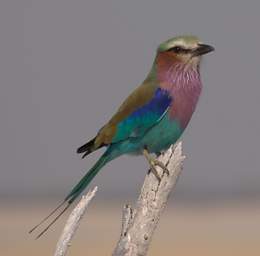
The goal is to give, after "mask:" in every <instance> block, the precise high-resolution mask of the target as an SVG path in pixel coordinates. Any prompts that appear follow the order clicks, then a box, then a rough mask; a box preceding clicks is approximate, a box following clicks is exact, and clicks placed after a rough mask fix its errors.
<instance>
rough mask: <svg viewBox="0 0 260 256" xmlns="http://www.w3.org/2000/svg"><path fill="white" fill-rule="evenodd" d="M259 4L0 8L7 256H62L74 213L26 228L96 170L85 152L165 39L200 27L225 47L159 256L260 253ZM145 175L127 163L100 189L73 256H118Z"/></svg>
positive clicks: (208, 83) (112, 169) (99, 181)
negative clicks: (37, 230) (125, 216)
mask: <svg viewBox="0 0 260 256" xmlns="http://www.w3.org/2000/svg"><path fill="white" fill-rule="evenodd" d="M259 9H260V2H259V1H256V0H255V1H253V0H248V1H246V2H245V1H242V0H237V1H235V0H219V1H208V0H196V1H187V0H176V1H172V0H161V1H154V0H141V1H140V0H132V1H122V0H108V1H101V0H95V1H83V0H74V1H71V0H56V1H51V0H45V1H41V0H19V1H18V0H14V1H1V2H0V36H1V43H0V56H1V58H0V77H1V86H0V117H1V130H0V141H1V146H0V163H1V172H0V175H1V176H0V202H1V210H0V229H1V234H0V255H4V256H11V255H18V254H19V255H21V256H23V255H40V256H41V255H52V253H53V251H54V248H55V244H56V241H57V239H58V236H59V234H60V232H61V228H62V226H63V225H64V221H65V218H63V219H62V220H60V221H59V223H58V224H57V225H56V226H55V227H54V228H52V229H51V230H50V231H49V232H48V234H46V235H45V236H44V237H43V238H42V239H40V240H37V241H34V239H33V237H31V236H29V235H28V234H27V231H28V230H29V229H30V228H31V227H32V226H33V225H34V224H36V223H37V221H39V220H40V219H41V218H42V217H43V216H45V215H46V214H47V213H48V212H49V210H50V209H51V208H52V207H54V206H55V205H56V204H57V202H59V201H60V200H62V199H63V197H64V195H66V193H67V192H68V191H69V190H70V189H71V187H72V186H73V185H75V183H76V182H77V181H78V180H79V179H80V178H81V177H82V175H83V174H84V173H85V172H86V170H87V169H89V168H90V167H91V166H92V165H93V163H94V162H95V160H96V159H97V158H98V157H99V155H100V154H101V152H96V153H94V154H93V155H91V156H89V157H88V158H87V159H85V160H80V157H79V156H78V155H76V153H75V151H76V148H77V147H78V146H80V145H82V144H83V143H84V142H85V141H87V140H88V139H90V138H92V136H94V135H95V134H96V132H97V130H98V129H99V128H100V127H101V126H102V125H103V124H104V123H105V122H106V121H107V120H108V119H109V118H110V116H111V115H112V114H113V113H114V111H115V110H116V108H117V107H118V105H119V104H120V103H121V102H122V100H123V99H124V98H125V97H126V96H127V95H128V94H129V93H130V92H131V91H132V90H133V89H134V88H135V87H136V86H137V85H139V84H140V83H141V82H142V80H143V79H144V78H145V76H146V74H147V72H148V71H149V69H150V67H151V64H152V61H153V58H154V55H155V50H156V47H157V45H158V44H159V43H160V42H161V41H164V40H166V39H168V38H170V37H173V36H175V35H180V34H195V35H198V36H199V37H201V39H202V40H203V41H204V42H205V43H208V44H212V45H213V46H215V48H216V51H215V52H214V53H213V54H210V55H208V56H207V57H206V58H205V59H204V60H203V63H202V67H201V74H202V79H203V84H204V91H203V95H202V97H201V100H200V103H199V106H198V108H197V111H196V113H195V115H194V116H193V119H192V122H191V124H190V126H189V127H188V129H187V130H186V132H185V133H184V136H183V141H184V152H185V154H186V155H187V159H186V160H185V166H184V171H183V173H182V175H181V178H180V180H179V183H178V186H177V189H176V191H175V193H174V196H172V197H171V199H170V202H169V205H168V206H167V209H166V211H165V214H164V215H163V216H162V218H161V222H160V225H159V227H158V230H157V231H156V233H155V237H154V239H153V243H152V246H151V248H150V251H149V255H169V256H170V255H184V256H185V255H191V254H192V255H194V256H195V255H200V256H208V255H213V256H214V255H223V256H231V255H236V256H240V255H251V256H254V255H259V252H260V204H259V203H260V170H259V166H260V164H259V161H260V160H259V159H260V157H259V156H260V155H259V144H260V136H259V130H260V120H259V110H260V103H259V96H260V85H259V59H260V51H259V45H260V34H259V24H260V17H259ZM146 170H147V163H146V161H145V160H144V159H143V158H142V157H135V158H134V157H128V156H125V157H121V158H120V159H117V160H115V161H113V162H112V163H110V164H109V165H108V166H106V167H105V168H104V169H103V172H101V173H100V174H99V175H98V177H97V178H96V179H95V180H94V182H93V183H92V184H91V187H93V186H94V185H98V186H99V191H98V194H97V196H96V198H95V199H94V201H93V202H92V203H91V207H90V208H89V211H88V213H87V216H86V217H85V218H84V220H83V222H82V225H81V227H80V230H79V232H78V233H77V236H76V237H75V239H74V241H73V246H72V247H71V250H70V255H77V256H83V255H98V256H99V255H110V253H111V252H112V250H113V248H114V246H115V243H116V241H117V239H118V237H119V232H120V225H121V211H122V207H123V205H124V204H126V203H132V204H133V203H134V202H135V200H136V198H137V196H138V194H139V191H140V187H141V185H142V183H143V179H144V176H145V174H146Z"/></svg>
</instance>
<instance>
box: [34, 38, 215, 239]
mask: <svg viewBox="0 0 260 256" xmlns="http://www.w3.org/2000/svg"><path fill="white" fill-rule="evenodd" d="M212 51H214V47H213V46H211V45H208V44H204V43H203V42H202V41H201V40H200V39H199V38H198V37H197V36H193V35H183V36H177V37H173V38H170V39H168V40H167V41H164V42H162V43H161V44H160V45H159V47H158V48H157V51H156V55H155V59H154V62H153V64H152V67H151V70H150V72H148V75H147V76H146V78H145V79H144V81H143V82H142V83H141V85H140V86H139V87H137V88H136V89H134V90H133V92H132V93H131V94H130V95H129V96H128V97H127V98H126V100H125V101H124V102H123V103H122V104H121V106H120V107H119V109H118V111H117V112H116V113H115V114H114V115H113V116H112V118H111V119H110V120H109V121H108V122H107V123H106V124H105V125H104V126H103V127H102V128H101V129H100V130H99V131H98V132H97V135H96V136H95V137H94V138H93V139H91V140H90V141H88V142H87V143H85V144H84V145H83V146H81V147H79V148H78V149H77V153H78V154H83V155H82V158H85V157H86V156H87V155H89V154H90V153H92V152H94V151H96V150H98V149H100V148H103V147H105V148H106V150H105V152H104V153H103V155H102V156H101V157H100V158H99V159H98V161H97V162H96V163H95V164H94V166H93V167H92V168H91V169H90V170H89V171H88V172H87V173H86V174H85V176H84V177H83V178H82V179H81V180H80V181H79V182H78V183H77V184H76V186H74V187H73V188H72V190H71V191H70V192H69V193H68V195H67V196H66V197H65V199H64V200H63V201H62V202H61V204H59V205H58V207H57V208H55V209H54V210H53V211H52V212H51V213H50V214H49V215H48V216H47V217H45V218H44V219H43V220H42V221H41V222H40V223H39V224H38V225H36V226H35V227H34V228H33V229H31V230H30V233H31V232H33V231H34V230H35V229H37V228H38V227H39V226H41V225H42V224H43V223H44V222H45V221H46V220H47V219H49V218H50V217H51V216H53V215H54V214H55V213H56V212H57V211H58V210H59V209H60V208H61V207H64V209H62V211H61V212H60V213H59V214H58V215H57V216H56V217H55V218H54V219H53V220H52V221H51V222H50V223H49V225H48V226H47V227H46V228H45V229H43V231H42V232H41V233H40V234H39V235H38V236H37V238H39V237H40V236H42V235H43V234H44V233H45V232H46V231H47V230H48V229H49V228H50V227H51V226H52V225H53V224H54V223H55V222H56V221H57V220H58V219H59V218H60V216H61V215H62V214H63V213H64V212H65V211H66V210H67V209H68V208H69V206H70V205H71V204H72V203H73V202H74V201H75V200H76V199H77V198H78V196H79V195H80V194H81V193H82V192H83V190H85V188H86V187H87V186H88V185H89V183H90V182H91V181H92V179H93V178H94V177H95V176H96V175H97V173H98V172H99V171H100V170H101V169H102V168H103V167H104V166H105V165H106V164H107V163H108V162H110V161H112V160H113V159H115V158H117V157H119V156H121V155H124V154H133V155H144V157H145V158H146V159H147V161H148V163H149V165H150V170H151V171H152V173H153V174H154V175H155V176H156V178H158V180H160V176H159V174H158V173H157V171H156V168H155V167H156V166H160V167H161V168H162V169H163V171H164V172H166V173H168V170H167V168H166V167H165V166H164V165H163V164H162V163H161V162H159V161H158V160H157V158H156V157H155V156H154V155H159V154H160V153H161V152H163V151H164V150H166V149H167V148H169V147H170V145H172V144H174V143H175V142H176V141H177V140H178V139H179V138H180V137H181V135H182V133H183V131H184V130H185V128H186V127H187V125H188V123H189V121H190V119H191V117H192V114H193V112H194V110H195V108H196V105H197V102H198V100H199V97H200V94H201V91H202V82H201V75H200V63H201V59H202V56H203V55H205V54H207V53H210V52H212Z"/></svg>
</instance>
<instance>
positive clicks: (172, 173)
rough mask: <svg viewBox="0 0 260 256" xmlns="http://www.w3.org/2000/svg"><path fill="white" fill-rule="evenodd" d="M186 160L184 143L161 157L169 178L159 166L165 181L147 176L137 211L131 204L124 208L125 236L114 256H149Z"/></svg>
mask: <svg viewBox="0 0 260 256" xmlns="http://www.w3.org/2000/svg"><path fill="white" fill-rule="evenodd" d="M184 159H185V156H183V155H182V144H181V142H179V143H178V144H177V145H176V146H171V147H170V148H169V149H168V150H167V151H166V152H165V153H164V154H162V155H161V156H160V157H159V158H158V160H159V161H161V162H162V163H163V164H164V165H165V166H166V167H167V169H168V170H169V176H168V175H167V174H166V173H163V171H162V169H161V168H160V167H157V172H158V173H159V174H160V176H161V177H162V178H161V181H159V180H158V179H157V178H156V177H155V176H154V175H153V174H152V173H151V172H150V173H148V174H147V175H146V177H145V181H144V184H143V187H142V190H141V194H140V196H139V198H138V201H137V204H136V207H135V209H133V208H132V207H131V206H129V205H126V206H125V207H124V210H123V221H122V230H121V236H120V239H119V241H118V244H117V246H116V248H115V250H114V252H113V256H144V255H146V254H147V251H148V248H149V245H150V243H151V239H152V236H153V233H154V230H155V228H156V226H157V224H158V222H159V219H160V216H161V214H162V212H163V210H164V208H165V206H166V203H167V200H168V198H169V195H170V192H171V191H172V190H173V188H174V187H175V185H176V183H177V180H178V177H179V175H180V173H181V170H182V166H183V160H184Z"/></svg>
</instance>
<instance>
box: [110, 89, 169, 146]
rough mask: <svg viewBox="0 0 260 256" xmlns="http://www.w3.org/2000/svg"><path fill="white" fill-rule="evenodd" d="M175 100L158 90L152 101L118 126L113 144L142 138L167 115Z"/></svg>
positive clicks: (162, 90)
mask: <svg viewBox="0 0 260 256" xmlns="http://www.w3.org/2000/svg"><path fill="white" fill-rule="evenodd" d="M172 102H173V98H172V97H171V96H170V94H169V93H168V91H166V90H164V89H161V88H157V89H156V90H155V92H154V95H153V97H152V98H151V100H150V101H149V102H148V103H146V104H145V105H143V106H141V107H139V108H138V109H136V110H135V111H133V112H132V113H131V114H130V115H129V116H128V117H126V118H125V119H124V120H122V121H121V122H120V123H118V124H117V127H116V133H115V135H114V137H113V139H112V143H116V142H119V141H122V140H126V139H128V138H137V137H142V136H143V135H144V134H145V133H146V132H147V131H148V130H149V129H150V128H152V127H153V126H154V125H155V124H156V123H157V122H159V121H160V120H161V118H162V117H163V116H164V115H165V114H166V112H167V110H168V109H169V107H170V105H171V104H172Z"/></svg>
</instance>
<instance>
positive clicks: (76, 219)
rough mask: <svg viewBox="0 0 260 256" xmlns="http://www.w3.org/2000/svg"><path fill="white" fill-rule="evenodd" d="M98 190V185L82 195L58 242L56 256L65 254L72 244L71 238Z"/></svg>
mask: <svg viewBox="0 0 260 256" xmlns="http://www.w3.org/2000/svg"><path fill="white" fill-rule="evenodd" d="M96 192H97V187H95V188H94V189H93V190H90V191H89V192H88V193H87V194H86V195H85V196H82V198H81V200H80V201H79V203H78V204H77V206H76V207H75V208H74V209H73V211H72V212H71V214H70V216H69V218H68V220H67V222H66V224H65V227H64V229H63V232H62V234H61V236H60V239H59V241H58V243H57V246H56V250H55V253H54V256H65V255H66V253H67V251H68V248H69V246H70V243H71V240H72V238H73V236H74V234H75V232H76V230H77V229H78V227H79V223H80V220H81V218H82V217H83V215H84V213H85V212H86V210H87V207H88V205H89V203H90V201H91V200H92V199H93V197H94V196H95V194H96Z"/></svg>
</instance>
